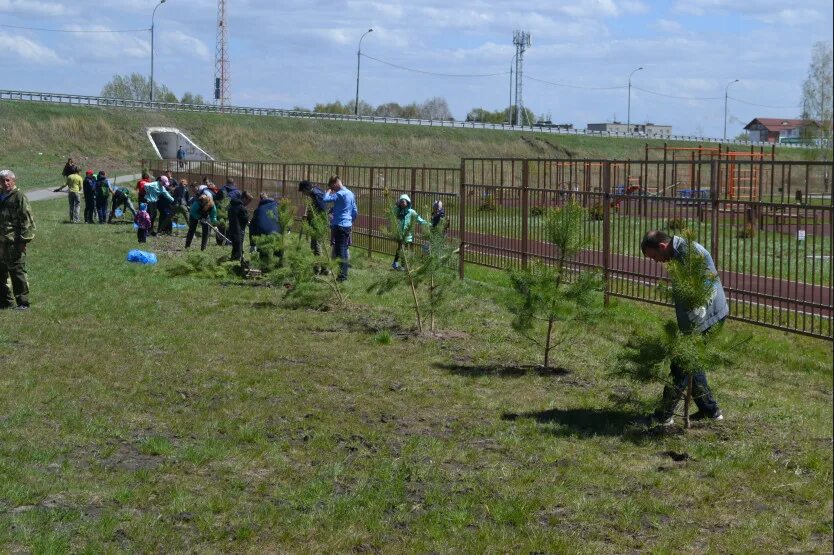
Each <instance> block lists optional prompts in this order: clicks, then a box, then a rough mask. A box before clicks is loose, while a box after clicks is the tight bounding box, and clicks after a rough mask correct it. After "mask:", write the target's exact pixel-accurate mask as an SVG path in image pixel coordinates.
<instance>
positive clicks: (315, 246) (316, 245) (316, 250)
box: [310, 239, 324, 256]
mask: <svg viewBox="0 0 834 555" xmlns="http://www.w3.org/2000/svg"><path fill="white" fill-rule="evenodd" d="M310 250H311V251H313V254H315V255H316V256H321V255H322V253H323V252H324V251H323V250H322V248H321V243H320V242H319V241H317V240H316V239H310Z"/></svg>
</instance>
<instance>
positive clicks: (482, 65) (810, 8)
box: [0, 0, 834, 137]
mask: <svg viewBox="0 0 834 555" xmlns="http://www.w3.org/2000/svg"><path fill="white" fill-rule="evenodd" d="M157 3H158V0H119V1H109V0H98V1H94V0H63V1H52V0H0V42H2V47H1V48H0V72H2V84H0V88H3V89H12V90H27V91H44V92H62V93H71V94H84V95H98V94H99V93H100V92H101V88H102V86H103V85H104V84H105V83H107V82H108V81H109V80H110V79H111V78H112V77H113V75H116V74H129V73H133V72H137V73H142V74H146V75H149V74H150V52H151V46H150V32H149V31H148V30H147V29H149V28H150V25H151V14H152V12H153V9H154V7H155V6H156V5H157ZM227 14H228V30H229V42H230V58H231V60H230V61H231V71H230V74H231V103H232V104H234V105H237V106H258V107H273V108H293V107H304V108H312V107H313V105H315V104H316V103H320V102H331V101H335V100H341V101H342V102H346V101H351V100H353V98H354V95H355V93H356V61H357V56H356V53H357V44H358V42H359V38H360V37H361V36H362V34H363V33H364V32H365V31H367V30H368V29H369V28H373V29H374V31H373V32H372V33H370V34H368V35H367V36H366V37H365V38H364V40H363V41H362V53H363V57H362V60H361V71H360V97H361V98H362V99H363V100H365V101H367V102H369V103H371V104H372V105H378V104H381V103H385V102H398V103H400V104H407V103H410V102H412V101H417V102H422V101H424V100H426V99H429V98H431V97H435V96H440V97H443V98H445V99H446V100H447V102H448V104H449V107H450V109H451V111H452V114H453V116H454V117H455V118H456V119H464V118H465V117H466V114H467V112H468V111H469V110H471V109H473V108H477V107H482V108H486V109H490V110H497V109H503V108H505V107H506V106H507V105H508V104H509V102H510V75H509V71H510V65H511V60H512V58H513V55H514V54H515V47H514V46H513V44H512V39H513V31H514V30H517V29H520V30H525V31H527V32H529V33H530V35H531V37H532V45H531V46H530V48H529V49H528V50H527V51H526V52H525V54H524V76H525V78H524V80H523V104H524V106H526V107H528V108H530V109H531V110H533V112H534V113H536V114H537V115H545V116H547V117H549V119H551V120H552V121H553V122H554V123H572V124H573V125H574V126H575V127H576V128H584V127H585V126H586V125H587V124H588V123H601V122H610V121H614V120H617V121H623V122H624V121H626V119H627V113H628V88H627V83H628V78H629V74H631V72H632V71H633V70H635V69H636V68H638V67H642V68H643V69H642V70H640V71H637V72H635V73H633V76H632V79H631V83H632V89H631V121H632V122H634V123H646V122H652V123H655V124H665V125H672V126H673V133H675V134H685V135H699V136H710V137H721V136H722V133H723V125H724V93H725V88H726V87H727V85H728V83H730V82H732V81H734V80H735V79H738V80H739V81H738V82H737V83H732V84H731V85H730V86H729V97H730V98H729V100H728V103H727V107H728V119H727V135H728V137H733V136H735V135H737V134H739V133H741V132H742V131H743V127H744V125H746V124H747V123H748V122H749V121H750V120H752V119H753V118H755V117H776V118H795V117H798V115H799V113H800V104H801V87H802V81H803V80H804V79H805V76H806V74H807V71H808V65H809V62H810V57H811V48H812V46H813V44H814V43H815V42H817V41H831V39H832V32H833V31H834V28H833V26H832V2H831V0H794V1H793V2H786V1H784V0H747V1H744V0H681V1H678V0H668V1H660V0H657V1H653V0H564V1H558V0H528V1H527V2H519V1H516V0H456V1H454V2H451V1H449V0H410V1H405V0H384V1H382V0H381V1H377V0H308V1H301V0H287V1H278V0H273V1H270V0H227ZM216 25H217V2H216V0H167V1H166V3H165V4H163V5H161V6H160V7H159V8H158V10H157V12H156V19H155V29H156V34H155V49H154V51H155V70H154V78H155V80H156V81H157V82H159V83H163V84H165V85H167V86H168V87H169V88H170V89H172V90H173V91H174V93H176V94H177V95H178V96H179V95H182V93H183V92H185V91H190V92H193V93H195V94H202V95H203V96H204V97H205V98H206V99H210V98H211V97H212V96H213V82H214V52H215V37H216ZM21 27H28V28H37V29H39V30H34V29H23V28H21ZM45 29H49V30H60V31H69V32H52V31H47V30H45ZM114 30H136V31H132V32H124V33H111V32H94V33H93V32H90V31H114ZM366 56H370V57H366ZM372 58H376V60H375V59H372ZM378 60H382V61H383V62H387V63H382V62H380V61H378ZM389 64H393V65H389ZM394 66H401V67H404V68H409V69H408V70H406V69H400V68H397V67H394ZM432 74H443V75H432ZM453 75H454V76H453ZM484 75H488V76H484ZM557 85H558V86H557Z"/></svg>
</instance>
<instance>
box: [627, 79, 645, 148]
mask: <svg viewBox="0 0 834 555" xmlns="http://www.w3.org/2000/svg"><path fill="white" fill-rule="evenodd" d="M641 69H643V67H642V66H640V67H638V68H637V69H635V70H634V71H632V72H631V73H629V74H628V116H626V117H627V119H626V133H631V76H632V75H634V74H635V73H636V72H638V71H640V70H641Z"/></svg>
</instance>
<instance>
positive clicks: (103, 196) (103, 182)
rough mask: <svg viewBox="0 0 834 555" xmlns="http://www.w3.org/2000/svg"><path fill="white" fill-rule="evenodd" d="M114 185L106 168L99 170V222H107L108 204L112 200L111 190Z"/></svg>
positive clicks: (97, 200)
mask: <svg viewBox="0 0 834 555" xmlns="http://www.w3.org/2000/svg"><path fill="white" fill-rule="evenodd" d="M112 188H113V185H112V184H111V183H110V180H109V179H108V178H107V174H106V173H105V171H104V170H101V171H100V172H98V178H97V179H96V212H97V213H98V223H100V224H105V223H107V204H108V202H109V201H110V190H111V189H112Z"/></svg>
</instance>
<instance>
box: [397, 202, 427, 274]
mask: <svg viewBox="0 0 834 555" xmlns="http://www.w3.org/2000/svg"><path fill="white" fill-rule="evenodd" d="M394 216H395V217H396V218H397V225H398V229H397V237H398V240H397V252H395V253H394V262H393V263H392V264H391V267H392V268H393V269H395V270H399V269H400V268H401V266H400V264H399V260H400V257H402V259H403V260H405V254H404V253H403V249H409V250H410V249H411V248H412V246H413V245H414V221H415V220H417V222H419V224H420V225H427V224H428V223H429V222H427V221H426V220H424V219H423V217H422V216H420V214H418V213H417V211H416V210H414V209H413V208H412V207H411V198H410V197H409V196H408V195H406V194H402V195H400V198H399V200H398V201H397V204H396V206H394Z"/></svg>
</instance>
